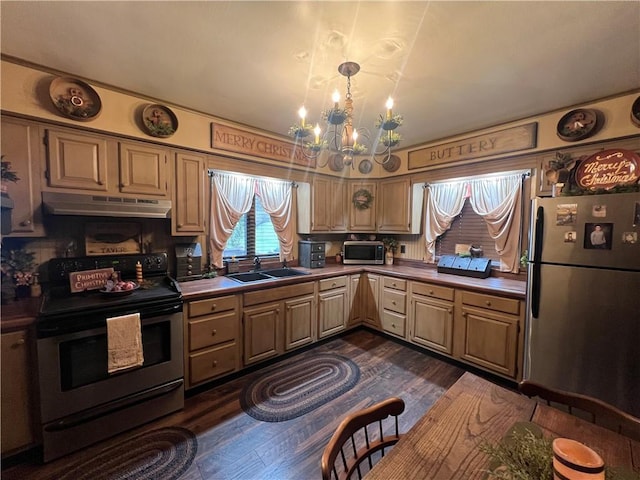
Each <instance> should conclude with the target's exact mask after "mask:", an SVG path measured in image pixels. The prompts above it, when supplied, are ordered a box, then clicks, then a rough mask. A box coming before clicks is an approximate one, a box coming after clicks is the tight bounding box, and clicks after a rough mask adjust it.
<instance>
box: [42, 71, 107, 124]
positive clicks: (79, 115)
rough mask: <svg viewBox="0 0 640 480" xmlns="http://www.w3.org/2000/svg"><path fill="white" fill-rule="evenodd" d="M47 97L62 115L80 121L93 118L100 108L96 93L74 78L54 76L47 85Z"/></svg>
mask: <svg viewBox="0 0 640 480" xmlns="http://www.w3.org/2000/svg"><path fill="white" fill-rule="evenodd" d="M49 97H50V98H51V101H52V102H53V105H54V106H55V107H56V108H57V109H58V111H60V113H62V115H64V116H65V117H68V118H71V119H73V120H79V121H81V122H87V121H89V120H93V119H94V118H96V117H97V116H98V114H99V113H100V110H101V109H102V102H101V101H100V97H99V96H98V93H97V92H96V91H95V90H94V89H93V88H91V86H89V84H87V83H85V82H83V81H82V80H78V79H75V78H69V77H58V78H54V79H53V81H52V82H51V85H49Z"/></svg>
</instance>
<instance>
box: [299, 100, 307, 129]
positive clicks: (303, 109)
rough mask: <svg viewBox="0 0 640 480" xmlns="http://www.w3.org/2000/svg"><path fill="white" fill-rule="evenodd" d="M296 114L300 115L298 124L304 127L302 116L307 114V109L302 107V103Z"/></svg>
mask: <svg viewBox="0 0 640 480" xmlns="http://www.w3.org/2000/svg"><path fill="white" fill-rule="evenodd" d="M298 115H300V126H301V127H304V117H306V116H307V109H306V108H304V105H303V106H302V107H300V110H298Z"/></svg>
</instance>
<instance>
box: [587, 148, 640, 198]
mask: <svg viewBox="0 0 640 480" xmlns="http://www.w3.org/2000/svg"><path fill="white" fill-rule="evenodd" d="M639 165H640V156H638V154H637V153H635V152H633V151H631V150H622V149H619V148H614V149H610V150H604V151H602V152H598V153H596V154H594V155H591V156H590V157H589V158H587V159H586V160H584V161H583V162H581V163H580V165H579V166H578V170H577V171H576V183H577V184H578V185H579V186H580V187H582V188H584V189H587V190H598V189H603V190H610V189H612V188H613V187H616V186H618V185H631V184H634V183H636V182H638V178H639V176H638V175H639V173H640V172H638V166H639Z"/></svg>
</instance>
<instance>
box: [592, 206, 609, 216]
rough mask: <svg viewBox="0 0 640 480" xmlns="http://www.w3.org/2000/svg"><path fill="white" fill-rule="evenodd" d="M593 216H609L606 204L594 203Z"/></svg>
mask: <svg viewBox="0 0 640 480" xmlns="http://www.w3.org/2000/svg"><path fill="white" fill-rule="evenodd" d="M591 216H592V217H595V218H604V217H606V216H607V206H606V205H594V206H593V208H592V209H591Z"/></svg>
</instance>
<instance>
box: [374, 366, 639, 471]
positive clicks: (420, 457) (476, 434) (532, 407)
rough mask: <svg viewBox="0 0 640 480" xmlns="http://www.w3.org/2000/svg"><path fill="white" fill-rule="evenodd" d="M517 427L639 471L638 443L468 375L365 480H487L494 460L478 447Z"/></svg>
mask: <svg viewBox="0 0 640 480" xmlns="http://www.w3.org/2000/svg"><path fill="white" fill-rule="evenodd" d="M518 422H532V423H534V424H536V425H537V426H538V427H540V429H541V430H542V432H543V435H546V436H549V437H550V438H556V437H565V438H571V439H573V440H577V441H579V442H582V443H584V444H586V445H588V446H589V447H591V448H592V449H593V450H595V451H596V452H598V453H599V454H600V455H601V456H602V458H603V459H604V461H605V464H606V465H610V466H612V467H623V468H627V469H638V470H640V442H638V441H635V440H632V439H631V438H628V437H625V436H623V435H619V434H617V433H615V432H613V431H611V430H607V429H604V428H602V427H600V426H597V425H594V424H592V423H589V422H586V421H584V420H582V419H580V418H578V417H575V416H573V415H570V414H568V413H565V412H563V411H561V410H558V409H556V408H553V407H549V406H547V405H545V404H542V403H539V402H536V401H535V400H532V399H530V398H528V397H526V396H524V395H521V394H520V393H518V392H517V391H513V390H509V389H507V388H504V387H501V386H499V385H496V384H494V383H492V382H489V381H487V380H485V379H483V378H480V377H478V376H476V375H473V374H471V373H468V372H467V373H465V374H464V375H463V376H462V377H460V379H459V380H458V381H457V382H456V383H455V384H454V385H453V386H452V387H451V388H450V389H449V390H447V391H446V392H445V393H444V395H443V396H442V397H440V398H439V399H438V401H437V402H436V403H435V404H434V405H433V406H432V407H431V408H430V409H429V410H428V411H427V412H426V414H425V415H424V416H423V417H422V418H421V419H420V420H418V422H417V423H416V424H415V425H414V426H413V427H412V428H411V429H410V430H409V431H408V432H407V433H406V434H405V435H404V437H403V438H402V439H401V440H400V441H399V442H398V443H397V444H396V445H395V446H394V447H393V448H392V449H391V450H390V451H389V452H388V453H387V454H386V455H385V457H384V458H382V459H381V460H380V461H379V462H378V464H376V465H375V466H374V467H373V469H372V470H371V471H370V472H369V473H368V474H367V475H366V476H365V480H393V479H402V480H410V479H420V480H426V479H428V480H440V479H442V480H445V479H447V480H448V479H464V480H469V479H475V478H477V479H482V478H486V475H487V469H488V466H489V463H490V459H489V457H488V456H487V455H486V454H485V453H483V452H482V451H481V450H480V448H479V445H480V444H481V443H482V442H492V443H496V442H499V441H500V440H502V439H503V438H504V437H505V435H507V433H508V432H509V431H510V430H511V429H512V427H513V426H514V424H516V423H518Z"/></svg>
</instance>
